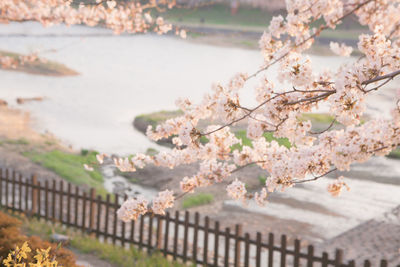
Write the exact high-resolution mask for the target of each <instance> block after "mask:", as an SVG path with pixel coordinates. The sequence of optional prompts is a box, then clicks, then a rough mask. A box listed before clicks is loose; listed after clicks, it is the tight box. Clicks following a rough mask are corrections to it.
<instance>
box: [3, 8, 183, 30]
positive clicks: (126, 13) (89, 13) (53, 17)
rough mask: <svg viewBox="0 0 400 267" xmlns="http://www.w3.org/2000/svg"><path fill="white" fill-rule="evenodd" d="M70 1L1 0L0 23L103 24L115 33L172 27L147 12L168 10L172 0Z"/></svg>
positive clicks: (46, 24) (49, 24)
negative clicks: (165, 8)
mask: <svg viewBox="0 0 400 267" xmlns="http://www.w3.org/2000/svg"><path fill="white" fill-rule="evenodd" d="M72 2H73V1H71V0H2V1H0V10H1V13H0V22H1V23H8V22H10V21H20V22H21V21H38V22H40V23H42V24H43V25H44V26H51V25H54V24H60V23H65V24H66V25H72V24H86V25H88V26H96V25H98V24H103V25H105V26H106V27H107V28H110V29H112V30H113V31H114V32H115V33H122V32H129V33H137V32H146V31H148V30H149V29H153V30H154V31H156V32H158V33H160V34H161V33H166V32H168V31H169V30H171V29H172V26H171V25H170V24H168V23H165V22H164V20H163V19H162V18H161V17H159V18H156V19H154V18H152V16H151V15H150V12H149V9H151V8H155V7H159V6H166V7H167V8H172V7H173V6H174V5H175V4H176V3H175V0H162V1H151V0H150V1H147V2H144V3H140V2H138V1H133V2H129V3H125V4H117V2H116V1H115V0H93V2H92V3H88V4H83V3H80V4H79V5H78V6H75V5H74V4H73V3H72Z"/></svg>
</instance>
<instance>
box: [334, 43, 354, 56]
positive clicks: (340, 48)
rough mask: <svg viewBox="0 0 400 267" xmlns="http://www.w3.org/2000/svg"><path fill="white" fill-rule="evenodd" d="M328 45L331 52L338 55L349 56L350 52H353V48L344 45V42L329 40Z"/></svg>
mask: <svg viewBox="0 0 400 267" xmlns="http://www.w3.org/2000/svg"><path fill="white" fill-rule="evenodd" d="M329 46H330V48H331V50H332V52H333V53H335V54H336V55H338V56H342V57H349V56H350V54H351V52H353V48H352V47H350V46H346V45H345V44H344V43H342V44H340V45H339V43H337V42H330V44H329Z"/></svg>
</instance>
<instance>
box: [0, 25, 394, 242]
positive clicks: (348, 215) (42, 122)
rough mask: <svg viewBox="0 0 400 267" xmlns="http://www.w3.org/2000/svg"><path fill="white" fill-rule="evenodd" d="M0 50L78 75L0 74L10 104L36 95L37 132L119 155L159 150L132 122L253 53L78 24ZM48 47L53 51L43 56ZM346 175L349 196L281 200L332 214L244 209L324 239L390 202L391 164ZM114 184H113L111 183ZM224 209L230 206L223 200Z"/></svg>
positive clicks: (169, 105)
mask: <svg viewBox="0 0 400 267" xmlns="http://www.w3.org/2000/svg"><path fill="white" fill-rule="evenodd" d="M0 49H1V50H9V51H15V52H21V53H28V52H30V51H36V50H40V51H47V52H46V53H43V56H44V57H46V58H48V59H51V60H55V61H58V62H60V63H63V64H65V65H66V66H68V67H70V68H72V69H74V70H76V71H78V72H79V73H80V75H78V76H73V77H47V76H38V75H30V74H25V73H19V72H12V71H0V99H5V100H7V101H8V102H9V103H15V99H16V98H17V97H36V96H43V97H45V100H44V101H42V102H35V103H33V102H32V103H28V104H25V105H24V106H22V107H21V108H23V109H26V110H28V111H30V112H31V114H32V116H33V118H34V120H35V124H34V125H33V126H34V127H35V128H36V129H37V130H38V131H42V132H44V131H49V132H51V133H53V134H54V135H55V136H57V137H59V138H60V139H61V140H62V141H64V142H65V143H67V144H70V145H72V146H73V147H74V148H76V149H80V148H86V149H95V150H98V151H101V152H107V153H117V154H121V155H122V154H128V153H134V152H143V151H145V150H146V149H147V148H149V147H153V148H157V149H163V148H161V147H158V146H157V145H155V144H154V143H152V142H150V141H149V140H148V139H147V138H146V137H145V136H143V135H142V134H141V133H139V132H137V131H136V130H134V129H133V127H132V121H133V118H134V117H135V116H136V115H138V114H141V113H148V112H153V111H158V110H163V109H164V110H168V109H175V106H174V102H175V100H176V99H177V98H178V97H190V98H191V99H193V100H199V99H201V97H202V95H203V94H204V93H205V92H208V91H209V90H210V86H211V84H212V83H213V82H226V81H227V79H229V78H230V77H231V76H232V75H233V74H235V73H237V72H238V71H244V72H248V73H252V72H253V71H255V70H256V69H257V67H258V66H260V65H261V64H262V59H261V56H260V53H259V52H258V51H252V50H243V49H236V48H222V47H214V46H208V45H204V44H202V45H199V44H193V43H190V42H188V41H185V40H180V39H177V38H174V37H169V36H156V35H151V34H150V35H137V36H132V35H122V36H113V34H112V33H111V32H109V31H107V30H104V29H100V28H94V29H90V28H86V27H82V26H74V27H72V28H67V27H64V26H56V27H52V28H49V29H44V28H43V27H41V26H40V25H39V24H36V23H23V24H10V25H0ZM53 49H54V50H56V51H55V52H49V50H53ZM312 60H313V63H314V66H315V69H316V70H322V69H321V67H320V66H323V67H329V68H331V69H334V68H337V67H338V66H339V64H341V63H342V62H344V61H345V60H354V59H338V58H337V57H328V56H324V57H322V56H312ZM318 68H320V69H318ZM271 72H274V69H272V70H271ZM253 85H254V82H253V84H251V83H250V85H249V89H247V90H249V91H248V92H250V93H244V99H245V102H247V103H249V104H251V95H252V94H251V93H252V92H253V90H252V86H253ZM393 91H394V89H385V91H380V92H378V93H376V94H375V95H374V96H373V97H372V98H370V99H369V100H368V106H369V108H370V111H369V115H372V116H373V115H375V114H387V111H388V108H387V107H388V106H393V103H392V101H393V98H392V97H391V94H392V93H393ZM349 176H350V177H351V178H354V179H352V180H351V181H349V185H350V186H351V187H353V188H354V190H352V191H350V192H346V193H345V194H343V195H344V196H343V197H342V198H339V200H336V199H332V198H331V197H330V196H329V195H328V194H327V193H326V191H325V188H326V183H327V181H322V180H321V181H318V182H316V183H312V184H311V183H310V184H307V185H305V186H304V187H300V188H296V189H290V190H288V192H287V193H285V196H286V197H289V198H293V199H295V200H296V201H299V203H301V202H302V201H306V202H312V203H318V204H320V205H322V206H324V207H325V208H326V209H328V210H331V211H334V212H335V213H337V214H340V216H336V217H333V216H328V215H326V214H319V213H318V212H307V211H303V210H302V209H301V205H299V206H300V207H297V208H295V207H287V206H285V205H282V204H274V203H271V204H269V207H268V208H263V209H260V208H258V207H255V206H252V205H250V206H248V207H247V209H249V210H252V211H254V212H258V213H265V214H268V215H271V216H276V217H281V218H284V219H295V220H298V221H305V222H308V223H311V224H313V225H315V227H316V229H318V231H320V232H321V233H324V234H325V237H327V238H329V237H332V236H335V235H337V234H339V233H340V232H342V231H344V230H346V229H349V228H351V227H354V226H356V225H357V224H359V223H361V222H363V221H365V220H368V219H370V218H373V217H374V216H377V215H378V214H381V213H383V212H384V211H387V210H390V209H392V208H394V207H395V206H397V205H398V204H399V203H400V194H399V192H400V191H399V189H400V188H399V179H400V163H399V161H396V160H391V159H387V158H379V159H373V160H371V161H369V162H368V163H365V164H361V165H355V167H354V172H352V173H350V174H349ZM114 180H116V181H117V182H120V183H123V180H121V177H114ZM106 186H107V187H108V188H110V185H106ZM146 190H148V189H146ZM153 193H154V192H152V194H153ZM226 205H237V203H233V202H230V201H228V202H226ZM310 216H312V218H313V222H310V220H309V218H310Z"/></svg>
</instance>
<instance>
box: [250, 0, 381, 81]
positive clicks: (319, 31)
mask: <svg viewBox="0 0 400 267" xmlns="http://www.w3.org/2000/svg"><path fill="white" fill-rule="evenodd" d="M373 1H376V0H367V1H365V2H364V3H361V4H359V5H358V6H357V7H355V8H354V9H352V10H351V11H349V12H348V13H346V14H345V15H343V16H342V17H340V18H338V19H336V20H335V21H334V22H333V24H337V23H339V22H340V21H342V20H343V19H345V18H347V17H348V16H350V15H352V14H353V13H354V12H356V11H357V10H359V9H360V8H361V7H363V6H365V5H366V4H369V3H370V2H373ZM328 28H329V27H328V25H326V24H325V25H321V26H320V28H319V29H318V30H317V31H316V32H315V33H314V34H312V35H311V36H310V37H308V38H306V39H304V40H303V41H302V42H300V43H299V44H295V45H293V47H292V48H291V49H290V50H289V51H287V52H286V53H284V54H283V55H282V56H280V57H279V58H277V59H275V60H274V61H272V62H271V63H269V64H268V65H267V66H265V67H264V68H261V69H259V70H258V71H256V72H255V73H253V74H252V75H250V76H249V77H248V78H247V79H246V80H249V79H251V78H254V77H256V76H257V75H258V74H260V73H261V72H263V71H265V70H267V69H269V68H270V67H271V66H273V65H275V64H276V63H278V62H279V61H281V60H282V59H284V58H285V57H286V56H288V55H289V54H290V52H291V51H293V50H294V49H296V48H298V47H300V46H302V45H304V44H305V43H307V42H308V41H310V40H311V39H314V38H315V37H317V36H319V35H320V34H321V32H322V31H324V30H326V29H328Z"/></svg>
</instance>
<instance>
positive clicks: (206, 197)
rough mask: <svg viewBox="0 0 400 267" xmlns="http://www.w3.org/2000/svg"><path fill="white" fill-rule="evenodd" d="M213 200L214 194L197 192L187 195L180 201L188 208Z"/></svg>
mask: <svg viewBox="0 0 400 267" xmlns="http://www.w3.org/2000/svg"><path fill="white" fill-rule="evenodd" d="M213 201H214V196H213V195H211V194H208V193H197V194H195V195H188V196H186V197H185V198H184V199H183V201H182V207H183V208H184V209H189V208H192V207H197V206H203V205H207V204H210V203H212V202H213Z"/></svg>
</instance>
